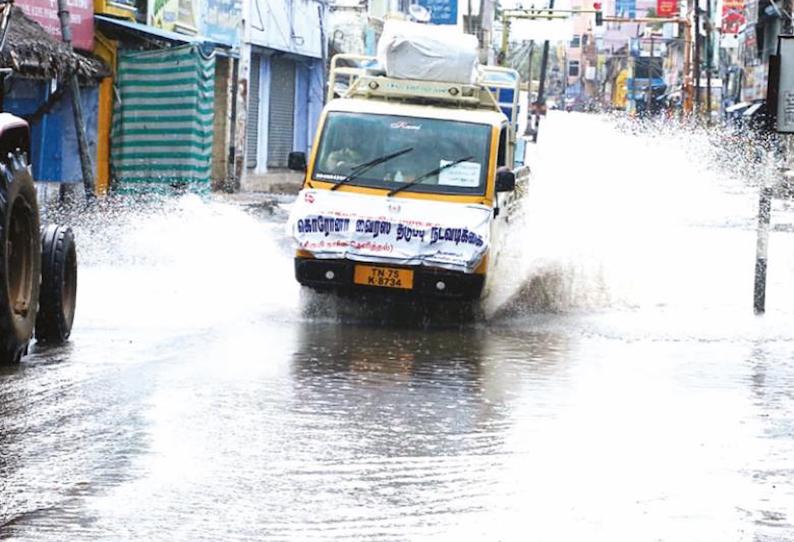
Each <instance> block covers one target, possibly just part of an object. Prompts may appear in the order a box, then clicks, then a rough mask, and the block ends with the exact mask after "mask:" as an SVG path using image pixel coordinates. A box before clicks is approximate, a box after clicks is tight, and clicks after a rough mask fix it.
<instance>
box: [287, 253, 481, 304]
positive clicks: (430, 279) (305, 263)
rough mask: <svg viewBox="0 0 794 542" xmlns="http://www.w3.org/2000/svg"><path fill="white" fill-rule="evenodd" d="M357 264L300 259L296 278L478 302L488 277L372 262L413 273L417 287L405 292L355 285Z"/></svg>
mask: <svg viewBox="0 0 794 542" xmlns="http://www.w3.org/2000/svg"><path fill="white" fill-rule="evenodd" d="M355 265H356V263H355V262H351V261H348V260H323V259H315V258H302V257H296V258H295V278H296V279H297V281H298V282H299V283H301V284H303V285H304V286H309V287H311V288H314V289H316V290H341V291H352V290H356V291H367V292H370V293H373V294H386V295H392V296H418V297H434V298H439V299H458V300H474V299H477V298H479V297H480V294H481V293H482V289H483V285H484V283H485V275H481V274H476V273H472V274H469V273H456V272H454V271H445V270H438V269H430V268H424V267H405V266H395V265H389V264H369V263H368V264H366V265H382V266H383V267H391V268H401V269H411V270H413V272H414V279H413V288H411V289H410V290H404V289H397V288H381V287H377V286H365V285H361V284H355V283H354V282H353V271H354V267H355ZM329 277H330V278H329ZM439 283H442V284H443V289H440V288H439Z"/></svg>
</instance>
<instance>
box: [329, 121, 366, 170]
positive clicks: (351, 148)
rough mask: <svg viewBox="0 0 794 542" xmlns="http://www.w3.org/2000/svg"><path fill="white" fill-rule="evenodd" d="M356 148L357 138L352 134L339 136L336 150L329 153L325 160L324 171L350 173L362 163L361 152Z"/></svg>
mask: <svg viewBox="0 0 794 542" xmlns="http://www.w3.org/2000/svg"><path fill="white" fill-rule="evenodd" d="M356 146H357V145H356V138H355V137H354V136H353V134H352V133H351V132H349V131H346V132H342V133H341V134H339V137H338V138H337V141H336V145H335V148H334V150H332V151H331V152H329V153H328V156H327V157H326V159H325V163H324V164H323V166H324V169H325V170H326V171H333V172H334V173H339V174H347V173H350V171H351V170H352V169H353V168H354V167H355V166H357V165H358V164H360V163H361V161H362V156H361V152H359V151H358V150H357V149H356Z"/></svg>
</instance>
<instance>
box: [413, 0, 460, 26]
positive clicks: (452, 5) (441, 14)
mask: <svg viewBox="0 0 794 542" xmlns="http://www.w3.org/2000/svg"><path fill="white" fill-rule="evenodd" d="M419 5H420V6H422V7H424V8H427V9H428V10H429V11H430V22H431V23H433V24H458V2H457V0H419Z"/></svg>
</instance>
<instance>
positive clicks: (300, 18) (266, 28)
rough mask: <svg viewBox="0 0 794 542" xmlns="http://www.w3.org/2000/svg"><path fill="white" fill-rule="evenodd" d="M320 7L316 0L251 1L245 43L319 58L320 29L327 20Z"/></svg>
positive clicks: (320, 48) (321, 51) (320, 44)
mask: <svg viewBox="0 0 794 542" xmlns="http://www.w3.org/2000/svg"><path fill="white" fill-rule="evenodd" d="M319 8H322V4H321V3H320V2H319V1H318V0H280V1H273V0H250V2H249V6H248V19H247V25H246V26H247V39H248V42H249V43H251V44H253V45H259V46H261V47H267V48H270V49H276V50H278V51H284V52H288V53H295V54H299V55H303V56H310V57H313V58H322V56H323V43H322V39H321V34H323V32H321V31H320V28H321V27H324V25H325V24H326V21H325V20H324V19H325V17H323V16H321V11H322V10H321V9H319ZM323 9H324V8H323ZM326 33H327V31H326Z"/></svg>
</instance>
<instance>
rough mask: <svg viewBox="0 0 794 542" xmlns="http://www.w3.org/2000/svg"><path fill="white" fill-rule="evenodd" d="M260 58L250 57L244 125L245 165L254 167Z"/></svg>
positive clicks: (257, 130)
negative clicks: (246, 112) (246, 113)
mask: <svg viewBox="0 0 794 542" xmlns="http://www.w3.org/2000/svg"><path fill="white" fill-rule="evenodd" d="M261 64H262V57H260V56H259V55H256V54H252V55H251V73H250V76H249V82H248V83H249V85H248V87H249V88H248V117H247V120H246V123H245V156H246V159H245V165H246V167H247V168H248V169H253V168H255V167H256V157H257V152H258V149H257V143H258V142H259V72H260V67H261Z"/></svg>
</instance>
